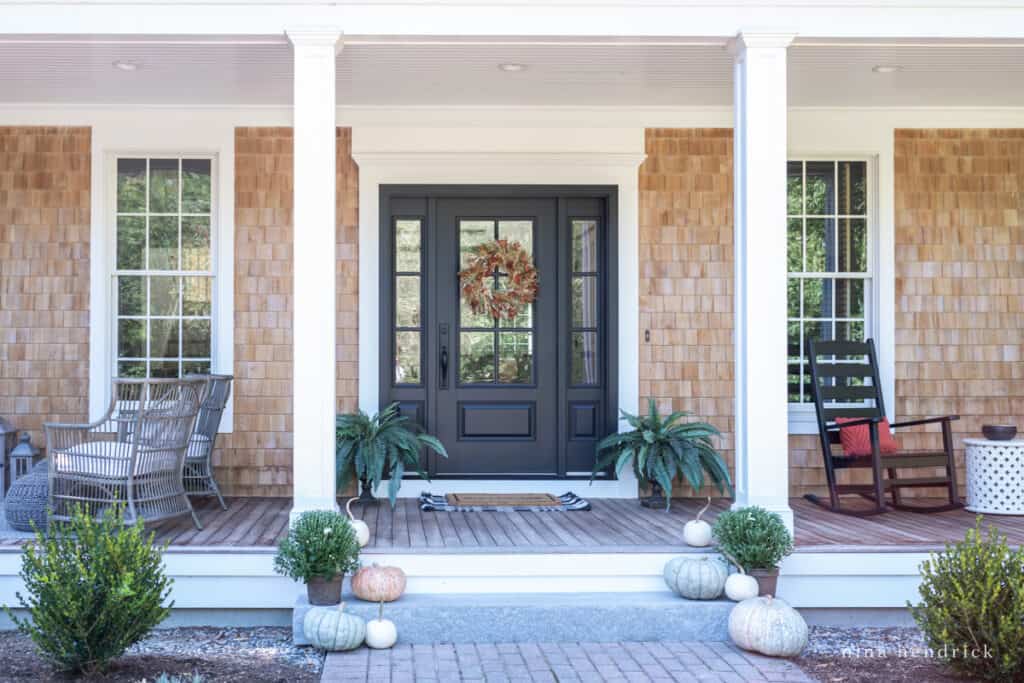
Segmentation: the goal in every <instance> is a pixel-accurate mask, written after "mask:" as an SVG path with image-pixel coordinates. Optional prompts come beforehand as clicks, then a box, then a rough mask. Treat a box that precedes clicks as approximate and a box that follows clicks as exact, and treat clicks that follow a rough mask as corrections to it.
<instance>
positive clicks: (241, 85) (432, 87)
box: [0, 36, 1024, 107]
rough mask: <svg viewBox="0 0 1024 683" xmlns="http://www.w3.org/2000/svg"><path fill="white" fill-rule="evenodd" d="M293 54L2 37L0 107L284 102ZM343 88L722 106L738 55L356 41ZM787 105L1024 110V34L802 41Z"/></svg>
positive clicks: (417, 96)
mask: <svg viewBox="0 0 1024 683" xmlns="http://www.w3.org/2000/svg"><path fill="white" fill-rule="evenodd" d="M115 62H123V63H131V64H135V65H137V67H138V68H137V69H136V70H135V71H130V72H129V71H122V70H120V69H117V68H115V67H114V66H113V65H114V63H115ZM291 62H292V57H291V48H290V46H289V45H288V43H287V42H286V41H285V40H284V39H283V38H280V39H278V38H267V37H254V38H251V39H246V38H239V37H231V38H223V39H217V38H194V37H181V38H174V37H170V38H168V37H161V38H160V39H146V38H141V37H140V38H135V39H132V38H125V37H117V38H104V37H75V38H70V39H69V38H67V37H45V36H39V37H31V38H26V37H7V38H4V37H0V102H4V103H18V102H32V103H53V104H58V103H59V104H90V105H93V104H159V105H169V104H186V105H198V104H203V105H247V104H253V105H287V104H289V103H290V102H291ZM499 64H522V65H525V66H526V69H525V70H523V71H519V72H513V73H509V72H504V71H501V70H500V69H499V68H498V65H499ZM877 65H896V66H898V67H900V70H898V71H896V72H895V73H886V74H879V73H874V72H873V71H872V68H873V67H874V66H877ZM337 89H338V99H339V103H340V104H347V105H430V106H437V105H484V106H512V105H525V106H530V105H536V106H543V105H554V106H565V105H577V106H579V105H584V106H590V105H599V106H604V105H615V106H676V107H678V106H726V105H729V104H730V103H731V100H732V63H731V58H730V56H729V53H728V51H727V49H726V47H725V44H724V43H723V42H722V41H721V40H717V39H714V40H699V39H697V40H680V39H663V40H659V39H636V40H630V39H593V40H578V39H545V40H543V41H540V42H538V40H537V39H532V40H526V39H521V40H517V39H501V40H497V39H482V38H481V39H466V38H451V39H438V38H429V39H427V38H425V39H422V40H413V39H409V38H403V39H401V40H388V39H382V38H359V37H348V38H346V45H345V49H344V50H343V51H342V53H341V54H340V55H339V57H338V83H337ZM789 102H790V105H791V106H822V107H845V106H935V107H943V106H972V107H986V106H1014V107H1016V106H1024V43H1020V42H999V41H990V42H986V43H980V42H957V43H950V42H941V41H933V42H927V43H926V42H915V43H912V44H911V43H908V42H899V41H880V42H873V43H865V42H863V41H835V40H830V41H816V40H813V39H801V40H798V41H797V42H796V43H795V44H794V46H793V48H792V50H791V51H790V66H789Z"/></svg>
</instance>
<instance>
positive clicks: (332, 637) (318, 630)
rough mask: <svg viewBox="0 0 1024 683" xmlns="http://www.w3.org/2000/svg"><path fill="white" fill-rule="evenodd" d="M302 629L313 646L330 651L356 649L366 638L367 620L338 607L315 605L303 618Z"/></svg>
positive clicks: (343, 607) (343, 604)
mask: <svg viewBox="0 0 1024 683" xmlns="http://www.w3.org/2000/svg"><path fill="white" fill-rule="evenodd" d="M302 630H303V631H304V632H305V633H306V638H307V639H308V640H309V642H310V643H312V645H313V647H315V648H317V649H320V650H327V651H328V652H337V651H339V650H354V649H356V648H357V647H359V646H360V645H362V644H363V641H364V640H365V639H366V622H365V621H363V620H362V619H360V618H359V617H357V616H355V615H354V614H346V613H345V603H341V604H340V605H338V606H337V607H313V608H312V609H310V610H309V611H308V612H306V616H305V618H304V619H303V620H302Z"/></svg>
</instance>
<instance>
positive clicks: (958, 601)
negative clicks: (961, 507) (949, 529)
mask: <svg viewBox="0 0 1024 683" xmlns="http://www.w3.org/2000/svg"><path fill="white" fill-rule="evenodd" d="M919 591H920V593H921V604H919V605H917V606H916V607H915V606H913V605H911V604H910V603H907V606H908V607H910V611H911V613H912V614H913V615H914V620H915V621H917V625H918V626H919V627H920V628H921V631H923V632H924V636H925V639H926V640H927V642H928V647H930V648H931V649H932V650H933V651H934V653H935V655H936V656H937V657H938V658H940V659H942V660H943V661H945V662H946V663H947V664H948V665H949V666H950V667H951V668H952V669H953V670H955V671H956V672H958V673H960V674H966V675H968V676H970V677H972V678H975V679H983V680H989V681H1024V552H1022V551H1021V550H1016V551H1014V550H1011V549H1010V547H1009V546H1008V545H1007V543H1006V538H1005V537H1003V536H1000V535H999V533H998V531H997V530H996V529H995V528H993V527H989V530H988V536H987V537H986V536H983V535H982V533H981V518H980V517H979V518H978V521H977V522H976V523H975V527H974V528H973V529H969V530H968V531H967V536H966V538H965V539H964V540H963V541H961V542H959V543H955V544H947V545H946V550H945V551H943V552H940V553H935V554H933V555H932V556H931V558H930V559H928V560H925V561H924V562H923V563H921V587H920V588H919Z"/></svg>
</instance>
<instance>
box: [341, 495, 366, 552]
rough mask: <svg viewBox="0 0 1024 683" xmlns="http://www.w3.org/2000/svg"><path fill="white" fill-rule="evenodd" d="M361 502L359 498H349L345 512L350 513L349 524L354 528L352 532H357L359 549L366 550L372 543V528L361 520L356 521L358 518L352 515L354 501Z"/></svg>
mask: <svg viewBox="0 0 1024 683" xmlns="http://www.w3.org/2000/svg"><path fill="white" fill-rule="evenodd" d="M354 500H359V498H349V499H348V502H347V503H345V512H347V513H348V523H349V525H350V526H351V527H352V531H354V532H356V540H357V541H359V547H360V548H365V547H366V544H367V543H369V542H370V527H368V526H367V525H366V522H364V521H363V520H361V519H356V516H355V515H353V514H352V501H354Z"/></svg>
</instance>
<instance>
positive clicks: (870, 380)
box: [804, 339, 963, 517]
mask: <svg viewBox="0 0 1024 683" xmlns="http://www.w3.org/2000/svg"><path fill="white" fill-rule="evenodd" d="M807 358H808V363H809V365H810V370H811V387H812V392H811V393H812V394H813V397H814V407H815V410H816V411H817V415H818V432H819V434H820V436H821V451H822V456H823V457H824V459H825V476H826V478H827V480H828V494H829V500H828V501H825V500H822V499H821V498H819V497H818V496H816V495H814V494H807V495H806V496H804V498H806V499H807V500H809V501H811V502H812V503H814V504H816V505H820V506H822V507H824V508H826V509H828V510H831V511H832V512H838V513H840V514H845V515H854V516H859V517H863V516H867V515H877V514H879V513H881V512H887V511H888V510H890V508H894V509H897V510H909V511H911V512H943V511H945V510H954V509H956V508H960V507H963V504H962V503H961V502H960V494H959V492H958V491H957V483H956V465H955V463H954V460H953V433H952V429H951V427H950V423H951V422H952V421H953V420H958V419H960V418H959V416H957V415H946V416H944V417H930V418H926V419H923V420H910V421H908V422H897V423H894V424H892V425H890V426H891V427H893V428H894V429H899V428H902V427H915V426H918V425H927V424H941V425H942V450H941V451H924V452H914V451H900V452H898V453H893V454H883V453H882V452H881V447H880V445H879V437H878V424H879V422H880V421H881V420H882V419H883V418H885V404H884V403H883V401H882V386H881V382H880V381H879V379H878V358H877V356H876V355H875V344H874V342H873V341H872V340H870V339H868V340H867V341H865V342H849V341H813V340H810V339H808V340H807ZM836 418H847V419H852V421H848V422H844V423H843V427H855V426H858V425H867V427H868V430H869V433H870V435H871V451H872V453H871V455H853V456H850V455H842V454H840V453H836V452H835V451H833V447H835V446H837V444H839V443H840V439H839V425H838V424H836ZM939 467H942V468H945V474H944V475H941V476H934V475H933V476H921V477H915V478H910V477H907V478H902V479H901V478H899V477H898V476H897V471H898V470H902V469H912V468H913V469H917V468H933V469H934V468H939ZM852 468H861V469H864V468H870V469H871V473H872V483H870V484H839V483H837V481H836V473H837V471H838V470H842V469H852ZM883 472H885V473H886V475H887V476H885V477H883V474H882V473H883ZM929 486H932V487H935V486H941V487H943V488H945V489H946V490H947V491H948V497H949V502H948V503H946V504H943V505H937V506H920V505H906V504H904V502H903V499H902V497H901V495H900V491H901V490H902V489H905V488H919V487H929ZM886 492H888V493H889V494H890V495H891V497H892V502H891V503H890V504H889V505H887V504H886V501H885V494H886ZM846 494H856V495H859V496H862V497H864V498H867V499H868V500H870V501H872V502H874V504H875V505H874V507H871V508H869V509H866V510H858V509H850V508H848V507H843V506H842V505H841V504H840V496H843V495H846Z"/></svg>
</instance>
